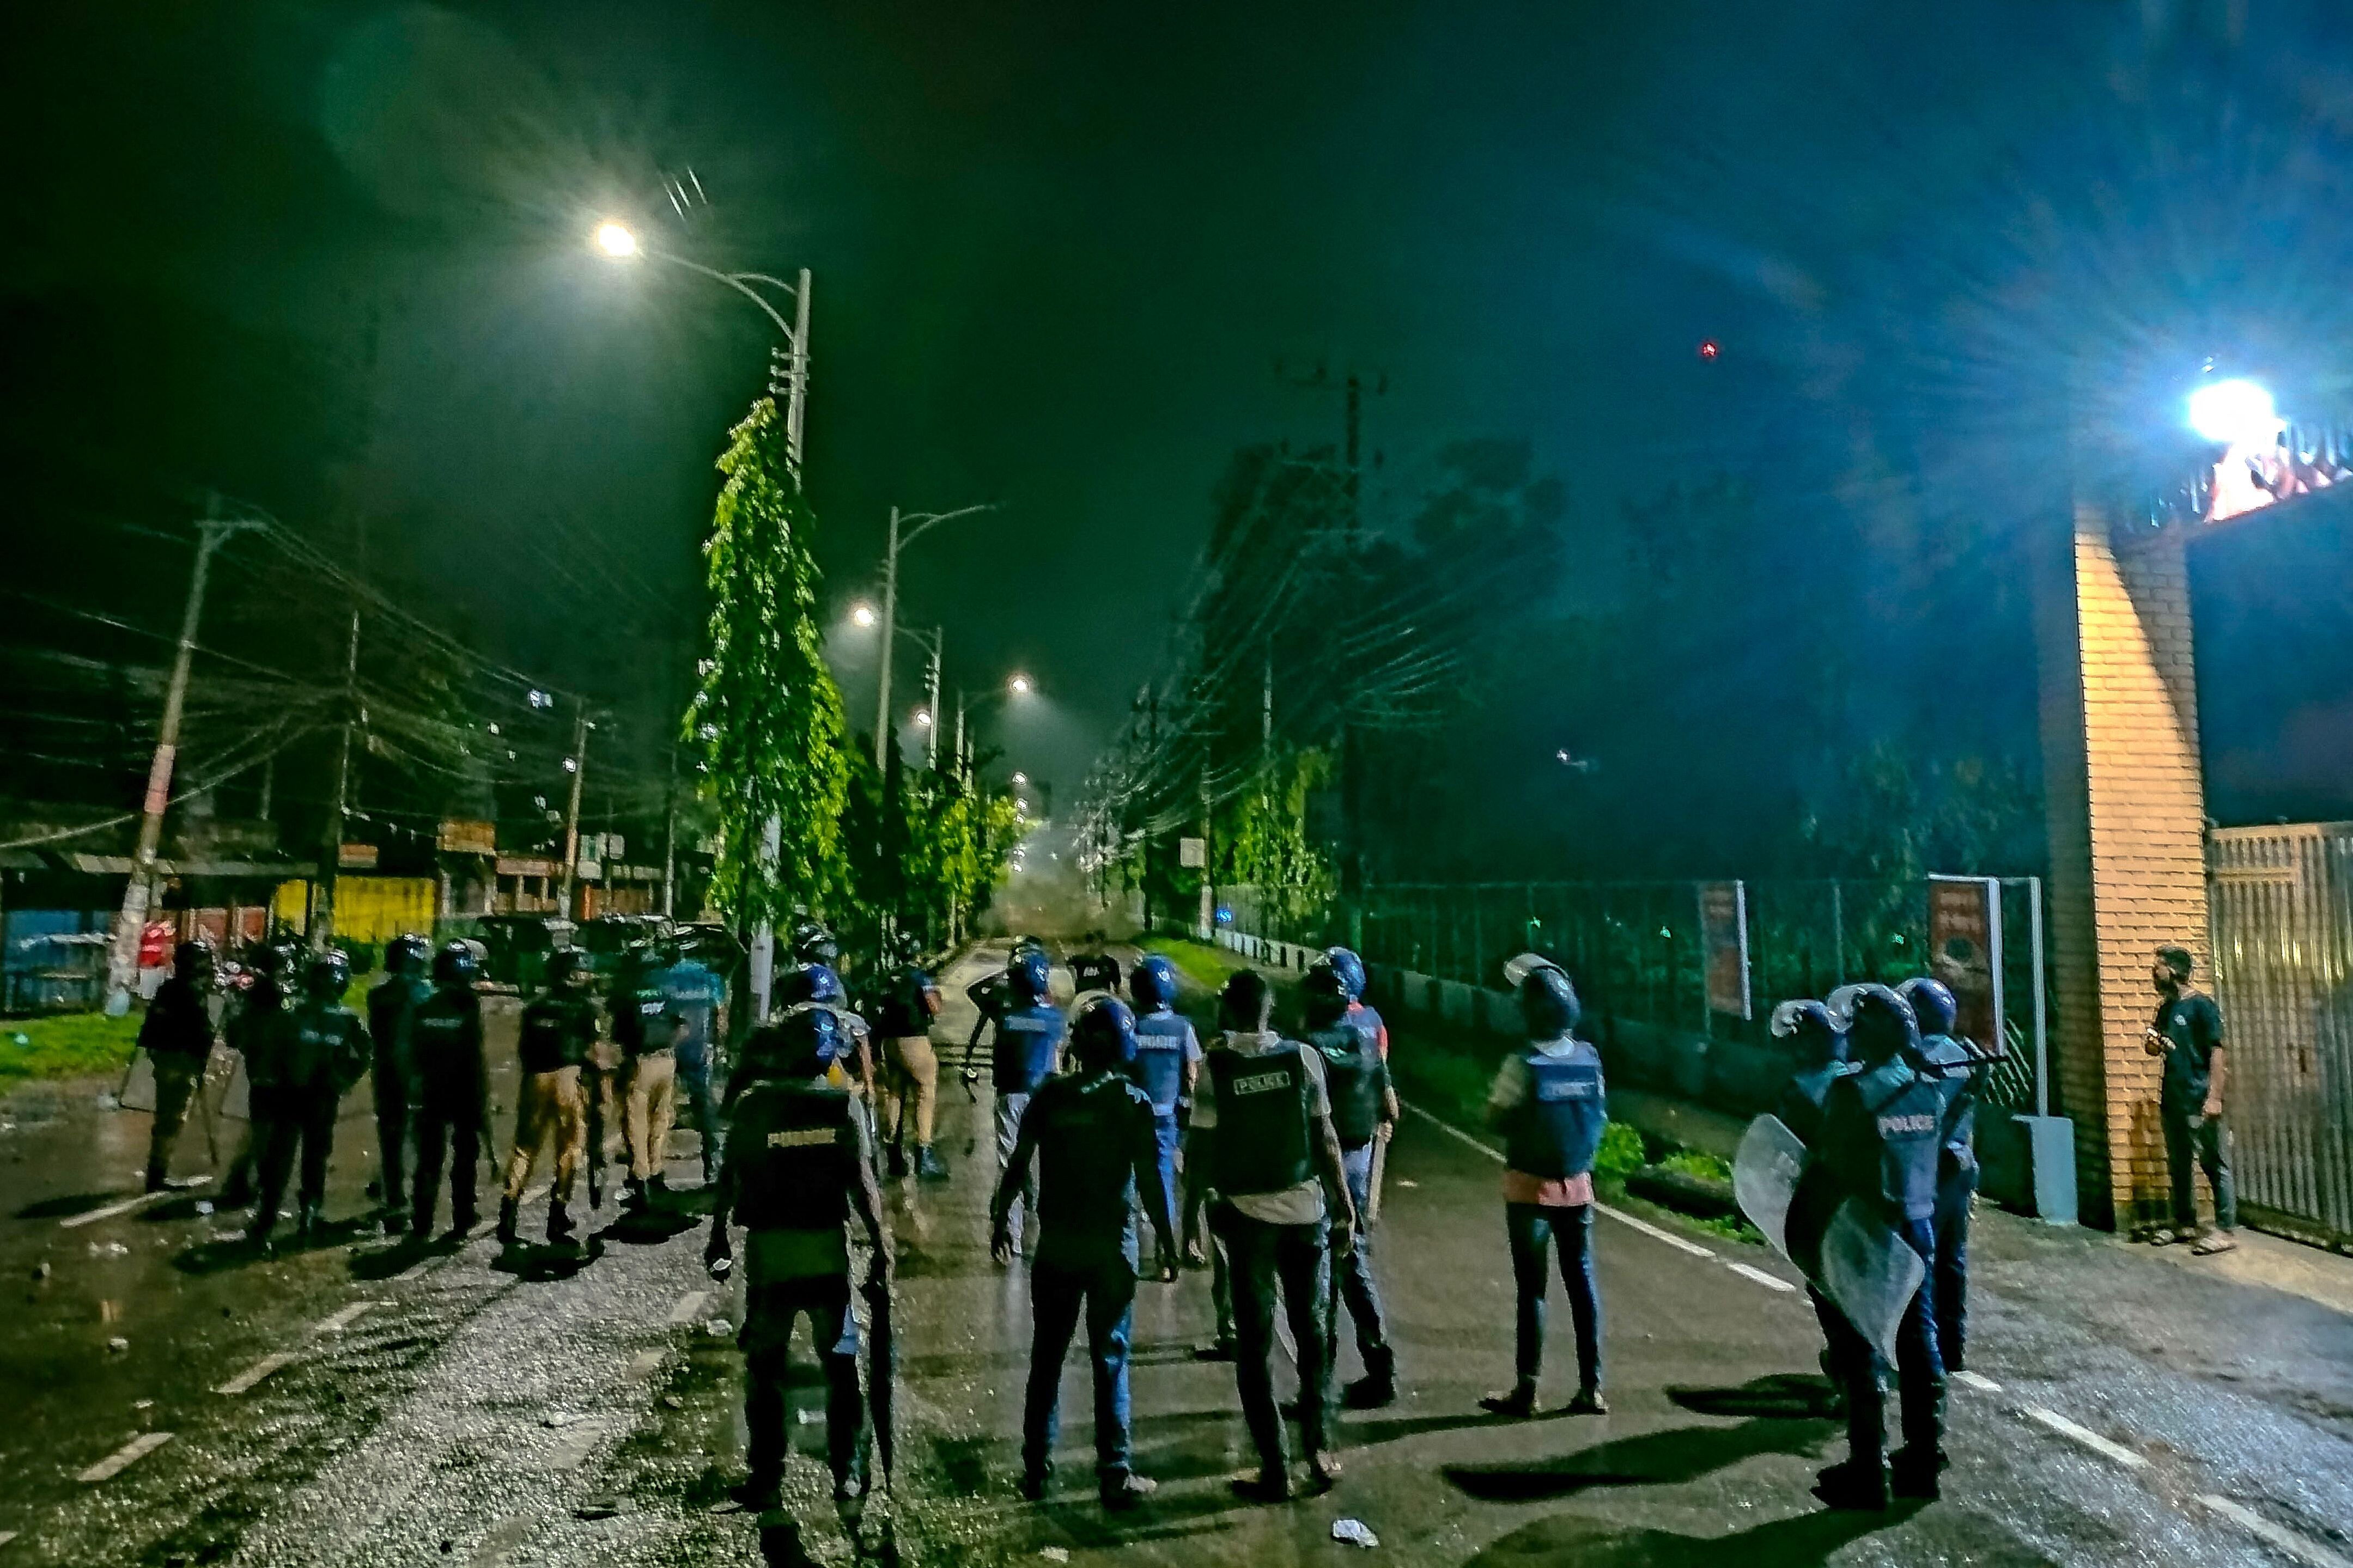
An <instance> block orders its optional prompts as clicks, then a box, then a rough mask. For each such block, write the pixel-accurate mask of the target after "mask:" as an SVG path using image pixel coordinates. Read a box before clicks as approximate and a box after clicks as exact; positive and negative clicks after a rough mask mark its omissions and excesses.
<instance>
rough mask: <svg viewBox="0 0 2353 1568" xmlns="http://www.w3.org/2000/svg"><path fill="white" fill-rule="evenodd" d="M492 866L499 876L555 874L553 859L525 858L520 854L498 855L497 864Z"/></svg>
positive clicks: (548, 875) (547, 875) (551, 875)
mask: <svg viewBox="0 0 2353 1568" xmlns="http://www.w3.org/2000/svg"><path fill="white" fill-rule="evenodd" d="M495 869H496V871H497V872H498V874H499V875H500V876H501V877H553V876H554V875H555V862H554V861H553V860H531V859H525V858H523V857H522V856H520V855H501V856H500V857H499V860H498V865H497V866H496V868H495Z"/></svg>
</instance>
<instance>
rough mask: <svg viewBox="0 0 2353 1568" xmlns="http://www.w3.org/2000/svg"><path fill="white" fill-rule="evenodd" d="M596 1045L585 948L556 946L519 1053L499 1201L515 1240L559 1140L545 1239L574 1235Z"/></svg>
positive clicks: (507, 1234)
mask: <svg viewBox="0 0 2353 1568" xmlns="http://www.w3.org/2000/svg"><path fill="white" fill-rule="evenodd" d="M595 1049H596V1003H595V1002H594V1001H592V1000H591V999H590V998H589V995H588V961H587V954H586V953H584V952H581V951H580V950H579V949H578V948H576V947H559V948H557V949H556V950H555V951H554V952H551V953H549V954H548V955H547V991H546V994H543V995H542V996H539V997H537V998H536V999H534V1000H533V1002H532V1003H531V1004H530V1005H528V1006H526V1007H524V1008H523V1010H522V1032H521V1034H520V1036H519V1037H518V1039H517V1041H516V1054H517V1056H518V1057H519V1058H521V1061H522V1097H521V1099H520V1100H519V1102H518V1103H517V1104H516V1107H515V1136H514V1150H513V1152H512V1154H511V1155H510V1156H509V1157H508V1160H507V1184H506V1192H505V1194H504V1195H503V1196H502V1197H501V1199H500V1200H499V1240H500V1241H501V1242H502V1243H504V1244H505V1245H507V1246H509V1247H512V1246H513V1245H514V1244H515V1242H516V1240H517V1237H516V1235H515V1210H516V1209H517V1208H518V1207H519V1206H520V1205H522V1191H523V1188H524V1187H526V1186H528V1185H530V1184H531V1173H532V1167H533V1166H534V1165H536V1164H537V1163H539V1151H540V1149H541V1148H542V1146H543V1145H545V1144H547V1143H549V1142H553V1143H554V1145H555V1184H554V1188H553V1189H552V1191H551V1192H550V1194H549V1196H548V1201H547V1239H548V1243H549V1245H551V1246H554V1247H561V1246H563V1245H564V1244H565V1242H568V1241H570V1240H571V1239H572V1237H573V1233H574V1226H573V1224H572V1215H571V1212H570V1205H571V1203H572V1183H573V1179H574V1177H575V1174H576V1173H578V1171H579V1169H580V1156H581V1153H582V1152H583V1151H584V1150H585V1149H586V1145H587V1142H588V1105H587V1101H586V1099H585V1098H584V1097H583V1094H582V1091H581V1085H580V1078H581V1069H582V1068H583V1066H584V1065H585V1064H586V1062H587V1060H588V1058H589V1054H590V1053H591V1052H593V1051H594V1050H595Z"/></svg>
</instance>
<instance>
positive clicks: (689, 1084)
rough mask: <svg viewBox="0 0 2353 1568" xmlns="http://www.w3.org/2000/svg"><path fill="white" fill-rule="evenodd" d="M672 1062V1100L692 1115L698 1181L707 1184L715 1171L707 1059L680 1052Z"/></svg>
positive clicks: (715, 1108) (714, 1118) (715, 1113)
mask: <svg viewBox="0 0 2353 1568" xmlns="http://www.w3.org/2000/svg"><path fill="white" fill-rule="evenodd" d="M676 1060H677V1062H678V1087H677V1089H676V1090H675V1091H674V1100H675V1099H680V1098H682V1099H683V1100H685V1101H686V1105H687V1109H688V1110H691V1112H693V1114H694V1130H695V1131H697V1132H700V1133H701V1134H702V1179H703V1180H704V1181H706V1182H707V1181H710V1180H711V1179H712V1176H713V1175H714V1174H715V1173H717V1172H718V1170H719V1137H720V1134H719V1105H718V1102H717V1101H715V1100H712V1098H711V1058H709V1057H707V1056H705V1055H703V1054H702V1053H701V1052H699V1051H698V1052H693V1053H689V1052H687V1051H683V1050H681V1051H680V1052H679V1053H678V1056H677V1058H676Z"/></svg>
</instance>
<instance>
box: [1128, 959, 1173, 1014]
mask: <svg viewBox="0 0 2353 1568" xmlns="http://www.w3.org/2000/svg"><path fill="white" fill-rule="evenodd" d="M1127 994H1129V995H1131V996H1133V997H1134V998H1135V1005H1136V1006H1137V1007H1139V1008H1141V1009H1143V1010H1144V1011H1145V1012H1152V1011H1155V1010H1156V1009H1158V1008H1162V1007H1174V1006H1175V1005H1176V965H1175V964H1173V963H1169V962H1168V961H1167V960H1166V959H1165V958H1163V957H1161V956H1160V954H1158V953H1156V952H1147V953H1145V955H1144V956H1143V957H1142V958H1140V959H1137V960H1136V962H1135V968H1134V972H1132V973H1130V974H1129V975H1128V977H1127Z"/></svg>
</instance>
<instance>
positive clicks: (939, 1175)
mask: <svg viewBox="0 0 2353 1568" xmlns="http://www.w3.org/2000/svg"><path fill="white" fill-rule="evenodd" d="M875 1001H876V1006H875V1010H874V1029H875V1032H876V1033H877V1034H878V1035H880V1036H881V1039H882V1066H883V1068H884V1076H883V1079H882V1085H881V1087H882V1089H883V1097H884V1104H883V1107H882V1114H883V1121H884V1122H885V1123H886V1124H887V1125H888V1126H889V1128H890V1130H891V1173H892V1175H894V1176H903V1175H905V1174H906V1173H907V1152H906V1141H907V1121H908V1118H909V1116H910V1115H911V1114H912V1116H913V1119H914V1123H915V1160H914V1171H915V1174H916V1175H917V1176H918V1177H919V1178H921V1179H922V1180H923V1181H926V1182H944V1181H946V1180H947V1179H948V1167H947V1162H945V1161H944V1160H942V1159H941V1158H940V1156H939V1153H938V1152H937V1151H936V1150H935V1149H934V1148H933V1146H932V1130H933V1126H934V1120H935V1118H936V1117H937V1115H938V1108H939V1094H940V1058H939V1053H938V1052H937V1051H934V1049H933V1048H932V1020H933V1019H934V1018H936V1017H938V1016H939V1013H940V988H939V987H938V986H937V985H936V984H933V982H932V977H931V976H930V975H929V974H928V973H924V971H923V969H921V968H919V967H918V966H916V965H914V964H912V963H910V964H907V965H906V966H904V967H903V968H902V969H900V970H899V971H898V972H897V973H894V974H892V975H891V976H890V977H889V980H888V981H887V983H886V984H884V986H883V988H882V991H881V994H880V995H878V996H877V997H876V999H875Z"/></svg>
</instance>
